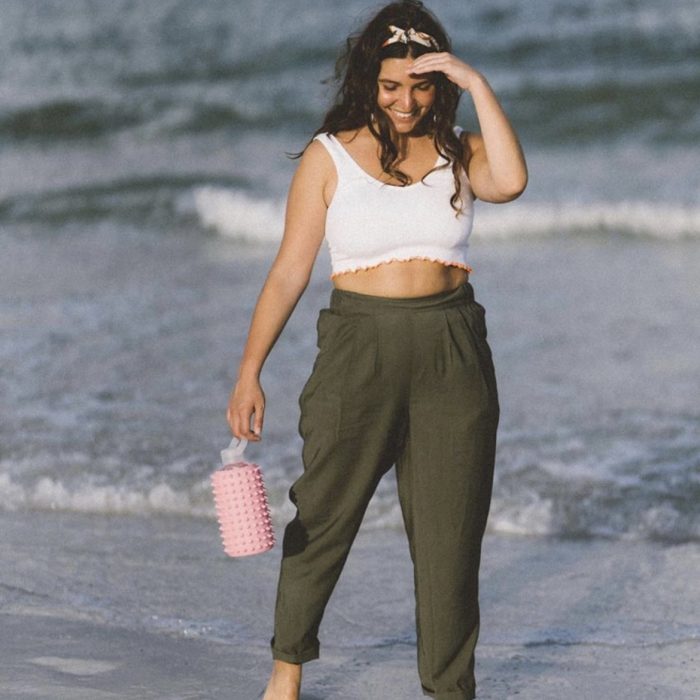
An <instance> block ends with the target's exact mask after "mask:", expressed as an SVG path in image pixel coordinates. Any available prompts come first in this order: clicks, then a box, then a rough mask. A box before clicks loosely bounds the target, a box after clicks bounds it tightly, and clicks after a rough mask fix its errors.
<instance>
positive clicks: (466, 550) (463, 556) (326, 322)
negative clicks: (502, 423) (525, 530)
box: [271, 282, 499, 700]
mask: <svg viewBox="0 0 700 700" xmlns="http://www.w3.org/2000/svg"><path fill="white" fill-rule="evenodd" d="M316 329H317V338H318V339H317V345H318V353H317V355H316V359H315V362H314V365H313V369H312V372H311V375H310V377H309V378H308V380H307V382H306V384H305V385H304V387H303V389H302V392H301V395H300V397H299V406H300V409H301V414H300V418H299V433H300V435H301V437H302V439H303V449H302V461H303V467H304V470H303V473H302V475H301V476H300V477H299V478H298V479H297V480H296V481H295V482H294V484H293V485H292V487H291V489H290V492H289V496H290V498H291V500H292V502H293V504H294V505H295V506H296V508H297V513H296V516H295V518H294V519H293V520H292V521H291V522H290V523H289V524H288V525H287V527H286V529H285V533H284V538H283V545H282V563H281V571H280V579H279V586H278V591H277V603H276V608H275V629H274V636H273V638H272V642H271V645H272V655H273V658H275V659H279V660H282V661H287V662H290V663H304V662H306V661H310V660H311V659H315V658H318V656H319V641H318V631H319V626H320V623H321V619H322V616H323V613H324V610H325V607H326V604H327V602H328V600H329V598H330V596H331V593H332V591H333V589H334V587H335V584H336V582H337V580H338V577H339V575H340V573H341V570H342V568H343V565H344V563H345V560H346V557H347V555H348V553H349V550H350V547H351V545H352V542H353V540H354V538H355V535H356V533H357V531H358V528H359V527H360V523H361V521H362V518H363V515H364V513H365V509H366V507H367V505H368V503H369V501H370V498H371V497H372V495H373V493H374V492H375V489H376V487H377V484H378V482H379V480H380V479H381V477H382V476H383V475H384V474H385V473H386V472H387V471H388V470H389V469H390V468H391V467H392V466H394V465H395V466H396V481H397V484H398V497H399V501H400V505H401V512H402V516H403V521H404V525H405V528H406V533H407V535H408V540H409V550H410V554H411V559H412V561H413V567H414V585H415V597H416V633H417V648H418V673H419V676H420V680H421V684H422V688H423V692H424V694H426V695H429V696H433V697H435V698H438V699H439V700H453V699H454V700H457V699H458V698H459V699H460V700H461V699H463V698H467V699H469V698H473V697H474V693H475V680H474V649H475V646H476V642H477V637H478V634H479V603H478V585H479V562H480V556H481V543H482V537H483V534H484V529H485V526H486V519H487V516H488V511H489V504H490V501H491V489H492V484H493V469H494V458H495V450H496V430H497V425H498V419H499V403H498V395H497V388H496V376H495V372H494V367H493V362H492V357H491V350H490V348H489V345H488V343H487V341H486V322H485V311H484V307H483V306H481V304H479V303H478V302H477V301H476V300H475V299H474V290H473V287H472V285H471V284H470V283H469V282H466V283H464V284H462V285H461V286H459V287H457V288H456V289H454V290H449V291H446V292H440V293H438V294H432V295H429V296H422V297H410V298H395V297H380V296H374V295H368V294H360V293H357V292H348V291H341V290H338V289H333V291H332V292H331V299H330V305H329V308H323V309H321V310H320V311H319V316H318V322H317V326H316ZM368 604H371V601H368Z"/></svg>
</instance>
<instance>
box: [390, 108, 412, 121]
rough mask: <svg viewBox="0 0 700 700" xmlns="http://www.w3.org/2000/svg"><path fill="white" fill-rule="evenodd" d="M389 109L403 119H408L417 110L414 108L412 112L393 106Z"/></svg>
mask: <svg viewBox="0 0 700 700" xmlns="http://www.w3.org/2000/svg"><path fill="white" fill-rule="evenodd" d="M391 111H392V112H393V113H394V114H395V115H396V116H397V117H398V118H399V119H402V120H403V121H410V120H411V119H413V118H414V117H416V116H417V115H418V112H417V111H416V110H414V111H412V112H402V111H401V110H399V109H394V108H393V107H392V108H391Z"/></svg>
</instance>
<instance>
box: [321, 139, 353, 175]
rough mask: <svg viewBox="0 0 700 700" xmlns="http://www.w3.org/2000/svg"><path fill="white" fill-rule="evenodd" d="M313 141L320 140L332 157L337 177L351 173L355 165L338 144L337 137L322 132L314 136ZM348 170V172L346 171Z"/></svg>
mask: <svg viewBox="0 0 700 700" xmlns="http://www.w3.org/2000/svg"><path fill="white" fill-rule="evenodd" d="M313 140H314V141H320V142H321V143H322V144H323V145H324V146H325V147H326V150H327V151H328V153H329V154H330V157H331V158H332V159H333V163H334V164H335V168H336V171H337V173H338V176H339V177H343V178H344V177H345V176H346V175H347V174H351V173H352V171H353V169H354V168H355V167H356V164H355V162H354V161H353V160H352V157H351V156H350V154H349V153H348V152H347V151H346V150H345V149H344V148H343V147H342V146H341V145H340V143H339V142H338V139H337V138H336V137H335V136H333V134H329V133H326V132H324V133H322V134H317V135H316V136H314V139H313ZM348 171H350V173H348Z"/></svg>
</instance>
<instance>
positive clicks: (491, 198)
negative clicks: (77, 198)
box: [227, 1, 527, 700]
mask: <svg viewBox="0 0 700 700" xmlns="http://www.w3.org/2000/svg"><path fill="white" fill-rule="evenodd" d="M450 51H451V49H450V42H449V39H448V37H447V35H446V34H445V31H444V29H443V28H442V27H441V25H440V24H439V22H438V21H437V20H436V19H435V18H434V17H433V15H432V14H430V13H429V12H428V11H427V10H426V9H425V8H424V7H423V6H422V4H421V3H419V2H415V1H404V2H397V3H392V4H390V5H388V6H386V7H384V8H383V9H382V10H381V11H380V12H379V13H378V14H377V15H376V16H375V17H374V18H373V19H372V20H371V21H370V22H369V23H368V24H367V26H366V27H365V28H364V29H363V30H362V31H361V32H360V33H359V34H358V35H355V36H353V37H351V38H350V39H349V40H348V46H347V51H346V55H345V57H344V60H342V61H341V62H339V71H340V75H339V77H340V79H341V81H342V83H341V87H340V90H339V92H338V96H337V98H336V103H335V105H334V106H333V107H332V108H331V110H330V111H329V112H328V114H327V115H326V117H325V120H324V123H323V125H322V126H321V128H320V129H318V131H317V132H316V134H315V136H314V138H313V139H312V140H311V142H310V143H309V144H308V145H307V147H306V148H305V150H304V152H303V155H302V157H301V161H300V164H299V167H298V169H297V171H296V174H295V175H294V178H293V180H292V184H291V188H290V192H289V199H288V204H287V213H286V221H285V230H284V236H283V239H282V243H281V245H280V249H279V252H278V254H277V256H276V258H275V260H274V262H273V264H272V267H271V270H270V272H269V275H268V277H267V279H266V281H265V284H264V286H263V289H262V292H261V294H260V297H259V299H258V302H257V305H256V308H255V311H254V313H253V318H252V323H251V328H250V334H249V337H248V340H247V343H246V346H245V349H244V352H243V357H242V359H241V364H240V369H239V373H238V380H237V382H236V385H235V387H234V389H233V391H232V393H231V397H230V400H229V407H228V413H227V418H228V421H229V424H230V426H231V430H232V432H233V434H234V435H235V436H237V437H239V438H246V439H248V440H253V441H257V440H260V439H261V432H262V427H263V415H264V408H265V397H264V393H263V390H262V388H261V386H260V382H259V375H260V372H261V369H262V366H263V363H264V361H265V359H266V357H267V355H268V353H269V352H270V350H271V348H272V346H273V345H274V343H275V341H276V340H277V337H278V336H279V334H280V332H281V331H282V329H283V327H284V325H285V323H286V321H287V319H288V318H289V316H290V314H291V312H292V310H293V309H294V307H295V305H296V303H297V301H298V300H299V298H300V296H301V294H302V293H303V291H304V289H305V288H306V286H307V283H308V281H309V277H310V274H311V270H312V266H313V264H314V261H315V259H316V255H317V252H318V249H319V247H320V245H321V242H322V240H323V239H324V237H325V238H326V239H327V241H328V245H329V248H330V253H331V262H332V268H333V270H332V275H331V279H332V281H333V285H334V289H333V290H332V291H331V300H330V306H329V308H327V309H322V310H321V311H320V313H319V319H318V324H317V330H318V347H319V353H318V355H317V357H316V361H315V363H314V367H313V371H312V373H311V376H310V377H309V379H308V381H307V382H306V384H305V386H304V388H303V390H302V393H301V396H300V397H299V405H300V408H301V416H300V420H299V432H300V435H301V437H302V438H303V441H304V442H303V450H302V459H303V463H304V472H303V475H302V476H301V477H300V478H299V479H297V481H296V482H295V483H294V484H293V485H292V488H291V490H290V498H291V500H292V502H293V503H294V504H295V505H296V507H297V515H296V517H295V518H294V520H292V522H290V523H289V524H288V526H287V528H286V530H285V534H284V542H283V553H282V565H281V572H280V580H279V587H278V595H277V603H276V608H275V630H274V637H273V639H272V642H271V646H272V656H273V659H274V664H273V672H272V676H271V678H270V681H269V683H268V686H267V689H266V691H265V694H264V700H297V699H298V698H299V692H300V684H301V666H302V664H303V663H305V662H306V661H309V660H311V659H315V658H317V657H318V656H319V642H318V638H317V633H318V629H319V625H320V622H321V618H322V615H323V611H324V609H325V606H326V603H327V602H328V600H329V598H330V595H331V592H332V590H333V588H334V586H335V583H336V581H337V579H338V576H339V575H340V572H341V570H342V567H343V564H344V562H345V558H346V556H347V554H348V552H349V549H350V546H351V544H352V541H353V539H354V536H355V534H356V532H357V530H358V528H359V526H360V522H361V520H362V516H363V514H364V511H365V508H366V506H367V503H368V501H369V499H370V497H371V496H372V494H373V492H374V490H375V488H376V486H377V483H378V481H379V479H380V478H381V477H382V475H383V474H384V473H385V472H386V471H387V470H388V469H389V468H390V467H391V466H393V465H394V464H395V465H396V477H397V482H398V491H399V500H400V503H401V508H402V513H403V517H404V523H405V526H406V532H407V535H408V538H409V545H410V552H411V557H412V560H413V564H414V572H415V587H416V626H417V639H418V670H419V675H420V680H421V683H422V688H423V691H424V693H425V694H426V695H431V696H433V697H435V698H439V700H448V699H450V700H452V699H453V698H454V699H456V698H460V699H461V698H473V697H474V692H475V681H474V647H475V645H476V640H477V636H478V631H479V607H478V600H477V597H478V569H479V560H480V551H481V539H482V535H483V532H484V528H485V524H486V517H487V514H488V509H489V503H490V497H491V485H492V475H493V464H494V455H495V444H496V428H497V424H498V419H499V405H498V397H497V388H496V377H495V373H494V369H493V364H492V360H491V352H490V349H489V346H488V343H487V342H486V325H485V319H484V308H483V307H482V306H481V305H480V304H479V303H477V302H476V301H475V299H474V293H473V288H472V286H471V284H470V283H469V281H468V279H469V272H470V269H471V268H470V267H469V265H468V264H467V260H466V250H467V239H468V237H469V234H470V232H471V224H472V204H473V199H474V198H475V197H476V198H479V199H482V200H484V201H488V202H507V201H510V200H512V199H514V198H516V197H517V196H518V195H519V194H520V193H521V192H522V191H523V190H524V188H525V185H526V182H527V170H526V166H525V161H524V158H523V154H522V151H521V148H520V145H519V143H518V139H517V136H516V135H515V133H514V131H513V129H512V127H511V125H510V124H509V122H508V119H507V117H506V116H505V114H504V113H503V110H502V109H501V107H500V105H499V103H498V100H497V98H496V96H495V95H494V93H493V92H492V90H491V88H490V87H489V84H488V82H487V81H486V79H485V78H484V77H483V76H482V75H481V74H480V73H479V72H477V71H476V70H475V69H474V68H472V67H471V66H469V65H467V64H466V63H464V62H463V61H461V60H459V59H458V58H456V57H455V56H453V55H452V54H451V52H450ZM460 91H466V92H468V93H469V94H470V96H471V98H472V100H473V102H474V106H475V108H476V113H477V116H478V120H479V127H480V132H462V131H461V130H460V129H458V128H455V127H454V118H455V111H456V108H457V103H458V100H459V96H460ZM251 422H252V427H251Z"/></svg>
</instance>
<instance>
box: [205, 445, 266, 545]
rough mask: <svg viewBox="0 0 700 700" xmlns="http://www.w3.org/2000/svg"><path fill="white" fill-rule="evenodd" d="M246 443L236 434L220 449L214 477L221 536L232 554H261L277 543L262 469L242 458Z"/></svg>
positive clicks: (215, 502) (213, 484) (215, 499)
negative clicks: (226, 445)
mask: <svg viewBox="0 0 700 700" xmlns="http://www.w3.org/2000/svg"><path fill="white" fill-rule="evenodd" d="M236 443H238V444H236ZM247 444H248V441H247V440H245V439H241V440H238V438H235V437H234V438H233V440H231V444H230V445H229V446H228V447H227V448H226V449H225V450H222V451H221V463H222V467H221V468H220V469H217V470H216V471H215V472H214V473H213V474H212V477H211V483H212V491H213V494H214V505H215V507H216V516H217V519H218V521H219V529H220V531H221V539H222V542H223V545H224V551H225V552H226V554H228V555H229V556H230V557H245V556H250V555H252V554H261V553H262V552H267V551H268V550H270V549H272V547H273V546H274V544H275V534H274V531H273V528H272V519H271V517H270V507H269V504H268V500H267V492H266V491H265V483H264V481H263V475H262V470H261V469H260V467H259V466H258V465H257V464H253V463H251V462H246V461H244V460H243V459H242V456H243V451H244V450H245V448H246V445H247Z"/></svg>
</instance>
